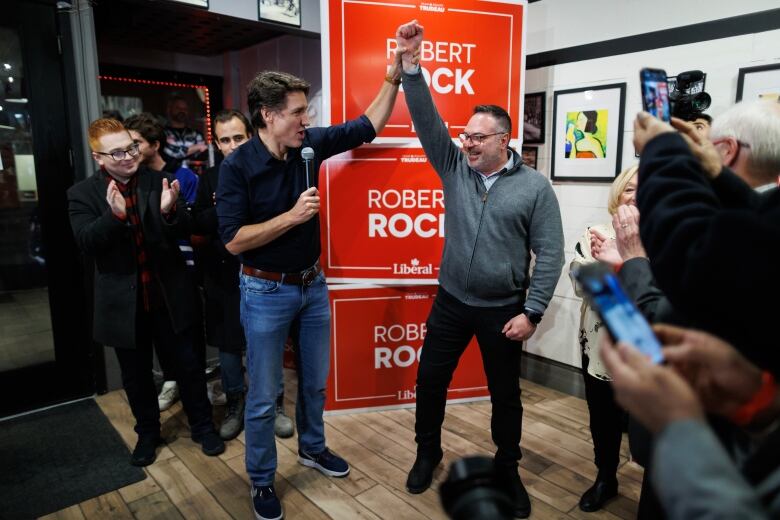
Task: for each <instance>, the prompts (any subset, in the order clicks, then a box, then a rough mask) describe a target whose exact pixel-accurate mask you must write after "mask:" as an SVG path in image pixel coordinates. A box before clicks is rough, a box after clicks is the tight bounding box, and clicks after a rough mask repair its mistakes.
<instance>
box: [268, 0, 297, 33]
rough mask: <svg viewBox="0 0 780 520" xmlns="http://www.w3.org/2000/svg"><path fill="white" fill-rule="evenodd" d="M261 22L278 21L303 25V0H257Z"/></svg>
mask: <svg viewBox="0 0 780 520" xmlns="http://www.w3.org/2000/svg"><path fill="white" fill-rule="evenodd" d="M257 12H258V17H259V19H260V21H261V22H276V23H283V24H285V25H292V26H295V27H300V26H301V0H257Z"/></svg>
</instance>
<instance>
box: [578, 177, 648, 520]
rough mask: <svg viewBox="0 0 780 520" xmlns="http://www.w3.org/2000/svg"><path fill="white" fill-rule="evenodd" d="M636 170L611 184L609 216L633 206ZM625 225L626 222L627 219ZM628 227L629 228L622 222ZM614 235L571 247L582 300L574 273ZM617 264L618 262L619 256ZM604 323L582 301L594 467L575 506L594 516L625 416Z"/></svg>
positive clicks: (609, 493)
mask: <svg viewBox="0 0 780 520" xmlns="http://www.w3.org/2000/svg"><path fill="white" fill-rule="evenodd" d="M637 170H638V166H631V167H630V168H627V169H625V170H623V171H622V172H621V173H620V175H618V176H617V178H615V180H614V181H613V182H612V187H611V189H610V192H609V199H608V202H607V211H608V212H609V214H610V215H613V216H618V210H619V209H620V210H621V212H622V213H624V215H628V208H629V207H634V206H635V204H636V185H637V176H636V173H637ZM625 220H626V221H627V219H625ZM624 224H625V225H626V226H628V225H629V224H627V223H625V222H624V223H622V224H621V223H620V221H619V220H618V229H621V230H622V228H620V226H621V225H624ZM615 236H616V231H615V228H614V227H613V223H612V222H610V223H606V224H600V225H595V226H591V227H589V228H588V229H586V230H585V233H584V234H583V236H582V238H580V240H579V241H578V242H577V244H576V245H575V246H574V259H573V260H572V262H571V264H569V274H570V276H571V279H572V283H573V284H574V292H575V293H576V294H577V296H580V297H582V296H583V292H582V288H581V287H580V285H579V283H578V282H577V281H576V280H575V279H574V276H573V273H574V272H575V271H576V270H577V269H579V268H580V267H582V266H583V265H587V264H590V263H593V262H596V261H598V259H597V258H594V256H593V255H592V254H591V247H592V244H593V243H594V242H596V241H602V242H603V241H604V240H614V239H615ZM618 259H619V257H618ZM604 331H605V329H604V323H603V322H602V320H601V318H600V317H599V315H598V313H597V312H596V311H595V310H594V309H592V308H591V306H590V304H589V303H588V302H587V300H586V299H583V301H582V307H581V309H580V330H579V342H580V345H581V347H582V376H583V379H584V381H585V399H586V401H587V403H588V411H589V413H590V433H591V437H592V439H593V452H594V455H595V463H596V467H597V468H598V474H597V476H596V481H595V482H594V483H593V485H592V486H591V487H590V488H589V489H588V490H587V491H585V493H584V494H583V495H582V497H581V498H580V502H579V507H580V509H581V510H583V511H586V512H593V511H598V510H599V509H601V508H602V507H604V505H605V504H606V503H607V502H608V501H609V500H610V499H612V498H614V497H616V496H617V489H618V482H617V468H618V464H619V462H620V442H621V439H622V434H623V425H624V423H625V420H626V417H625V412H624V411H623V409H622V408H621V407H620V406H619V405H618V404H617V403H616V402H615V398H614V395H613V392H612V387H611V385H610V380H611V379H610V376H609V373H608V371H607V369H606V367H605V366H604V365H603V363H602V361H601V357H600V356H599V353H598V349H599V345H600V341H601V336H603V335H604Z"/></svg>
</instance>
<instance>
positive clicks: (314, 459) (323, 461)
mask: <svg viewBox="0 0 780 520" xmlns="http://www.w3.org/2000/svg"><path fill="white" fill-rule="evenodd" d="M298 462H299V463H301V464H303V465H304V466H307V467H309V468H315V469H318V470H320V471H321V472H322V473H324V474H325V475H327V476H329V477H346V476H347V475H349V464H347V461H346V460H344V459H342V458H341V457H339V456H338V455H334V454H333V453H331V452H330V450H329V449H328V448H325V449H324V450H322V452H321V453H318V454H317V455H312V454H310V453H306V452H305V451H303V450H300V449H299V450H298Z"/></svg>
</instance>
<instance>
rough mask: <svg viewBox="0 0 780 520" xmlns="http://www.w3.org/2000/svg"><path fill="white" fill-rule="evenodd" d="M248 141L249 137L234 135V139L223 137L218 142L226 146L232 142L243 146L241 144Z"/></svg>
mask: <svg viewBox="0 0 780 520" xmlns="http://www.w3.org/2000/svg"><path fill="white" fill-rule="evenodd" d="M246 140H247V136H245V135H241V134H238V135H234V136H233V137H230V136H226V137H221V138H220V139H217V141H219V144H226V145H227V144H230V141H233V142H234V143H236V144H241V143H243V142H244V141H246Z"/></svg>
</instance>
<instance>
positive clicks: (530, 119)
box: [523, 92, 547, 144]
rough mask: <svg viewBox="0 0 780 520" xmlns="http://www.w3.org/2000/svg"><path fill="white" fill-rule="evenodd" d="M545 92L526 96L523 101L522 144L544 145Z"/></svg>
mask: <svg viewBox="0 0 780 520" xmlns="http://www.w3.org/2000/svg"><path fill="white" fill-rule="evenodd" d="M546 102H547V92H532V93H530V94H526V95H525V96H524V100H523V144H544V135H545V130H546V127H545V119H546V117H547V113H546V111H545V108H546V106H545V105H546Z"/></svg>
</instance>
